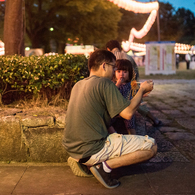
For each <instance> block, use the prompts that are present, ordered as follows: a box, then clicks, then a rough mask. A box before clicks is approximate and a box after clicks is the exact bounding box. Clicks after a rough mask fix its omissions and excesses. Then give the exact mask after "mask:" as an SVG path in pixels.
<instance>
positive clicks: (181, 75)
mask: <svg viewBox="0 0 195 195" xmlns="http://www.w3.org/2000/svg"><path fill="white" fill-rule="evenodd" d="M138 68H139V74H140V79H146V80H147V79H159V80H166V79H187V80H192V79H195V70H176V74H171V75H162V74H155V75H145V67H144V66H139V67H138Z"/></svg>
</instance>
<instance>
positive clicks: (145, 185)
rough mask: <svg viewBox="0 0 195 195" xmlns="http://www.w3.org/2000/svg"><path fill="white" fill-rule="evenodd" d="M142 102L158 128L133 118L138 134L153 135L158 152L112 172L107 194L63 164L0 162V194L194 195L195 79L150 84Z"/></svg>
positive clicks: (95, 183)
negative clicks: (114, 184)
mask: <svg viewBox="0 0 195 195" xmlns="http://www.w3.org/2000/svg"><path fill="white" fill-rule="evenodd" d="M154 82H155V85H154V90H153V92H152V93H151V94H150V97H147V98H146V99H145V101H146V102H147V105H148V107H149V108H150V110H151V112H152V113H153V114H154V115H155V116H157V117H158V118H159V119H160V120H162V121H163V123H164V126H162V127H159V128H154V127H153V126H152V125H151V124H150V123H149V122H148V121H147V120H146V119H145V118H143V117H142V116H140V115H139V114H137V118H138V121H139V122H138V133H139V134H148V135H150V136H152V137H154V138H155V139H156V141H157V144H158V153H157V155H156V157H155V158H153V159H151V160H150V161H149V162H147V163H142V164H139V165H133V166H128V167H123V168H120V169H117V170H114V171H113V177H115V178H118V179H119V180H120V181H121V183H122V184H121V186H120V187H118V188H116V189H114V190H109V189H106V188H104V187H103V186H102V185H101V184H100V183H99V182H98V181H97V180H96V179H95V178H94V177H92V178H80V177H76V176H74V175H73V174H72V172H71V170H70V168H69V166H68V165H67V164H66V163H64V164H47V163H45V164H33V163H32V164H20V163H18V164H13V163H11V164H0V195H10V194H15V195H16V194H17V195H67V194H71V195H79V194H80V195H81V194H83V195H100V194H102V195H103V194H106V195H111V194H112V195H115V194H116V195H119V194H123V195H126V194H130V195H165V194H166V195H176V194H177V195H184V194H185V195H195V185H194V178H195V152H194V151H195V120H194V119H195V95H194V94H195V87H194V86H195V80H191V81H188V80H171V81H160V80H156V81H154Z"/></svg>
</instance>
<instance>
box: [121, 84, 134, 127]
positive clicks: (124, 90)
mask: <svg viewBox="0 0 195 195" xmlns="http://www.w3.org/2000/svg"><path fill="white" fill-rule="evenodd" d="M118 89H119V91H120V92H121V94H122V95H123V97H124V98H126V99H128V100H131V99H132V98H133V97H132V95H131V82H128V83H126V84H122V85H121V86H120V87H119V88H118ZM124 123H125V126H126V129H127V130H128V129H135V115H133V117H132V118H131V119H130V120H126V119H124Z"/></svg>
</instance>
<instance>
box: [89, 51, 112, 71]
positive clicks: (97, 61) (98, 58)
mask: <svg viewBox="0 0 195 195" xmlns="http://www.w3.org/2000/svg"><path fill="white" fill-rule="evenodd" d="M115 60H116V57H115V55H114V54H113V53H112V52H110V51H107V50H103V49H97V50H95V51H94V52H93V53H92V54H91V55H90V57H89V60H88V69H89V71H90V70H91V69H93V70H95V71H96V70H98V69H99V67H100V65H101V64H102V63H103V62H106V63H110V62H112V61H115Z"/></svg>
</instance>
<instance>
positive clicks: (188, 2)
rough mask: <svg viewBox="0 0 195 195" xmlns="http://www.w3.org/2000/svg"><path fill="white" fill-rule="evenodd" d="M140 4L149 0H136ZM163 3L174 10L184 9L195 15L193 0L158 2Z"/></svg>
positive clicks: (194, 2)
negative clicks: (169, 5) (168, 4)
mask: <svg viewBox="0 0 195 195" xmlns="http://www.w3.org/2000/svg"><path fill="white" fill-rule="evenodd" d="M136 1H140V2H149V1H150V0H136ZM159 1H160V2H163V3H167V2H168V3H170V4H171V5H172V6H173V7H174V8H175V9H176V10H177V9H178V8H182V7H184V8H185V9H189V10H190V11H192V12H193V13H195V0H159Z"/></svg>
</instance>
